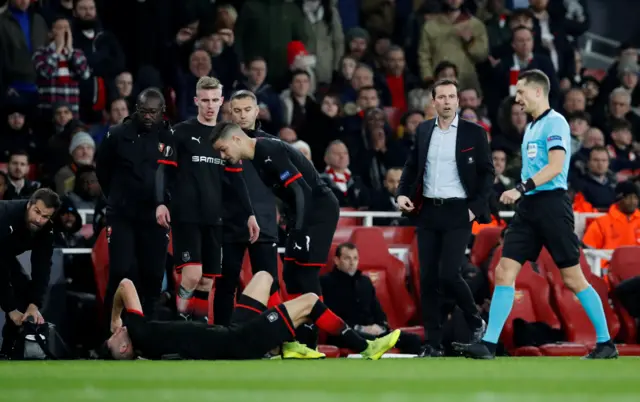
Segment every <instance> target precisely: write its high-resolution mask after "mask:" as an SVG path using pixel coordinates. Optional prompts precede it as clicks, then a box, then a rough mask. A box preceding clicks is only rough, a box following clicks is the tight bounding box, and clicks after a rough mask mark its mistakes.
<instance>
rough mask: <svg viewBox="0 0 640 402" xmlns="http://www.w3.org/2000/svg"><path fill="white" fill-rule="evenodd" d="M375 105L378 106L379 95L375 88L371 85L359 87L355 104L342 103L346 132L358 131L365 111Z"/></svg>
mask: <svg viewBox="0 0 640 402" xmlns="http://www.w3.org/2000/svg"><path fill="white" fill-rule="evenodd" d="M377 107H380V97H379V95H378V91H377V90H376V88H375V87H373V86H363V87H360V88H359V89H358V97H357V99H356V102H355V104H354V103H347V104H345V105H344V113H345V115H346V117H345V119H344V128H345V130H346V134H347V135H352V134H354V133H360V132H361V131H362V124H363V119H364V113H365V111H366V110H369V109H372V108H377ZM355 135H357V134H355Z"/></svg>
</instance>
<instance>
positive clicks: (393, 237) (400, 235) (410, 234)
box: [379, 226, 416, 247]
mask: <svg viewBox="0 0 640 402" xmlns="http://www.w3.org/2000/svg"><path fill="white" fill-rule="evenodd" d="M379 228H380V229H382V235H383V236H384V240H385V241H386V242H387V244H388V245H389V247H394V246H409V245H410V244H411V242H412V241H413V238H414V237H415V235H416V228H415V227H413V226H379Z"/></svg>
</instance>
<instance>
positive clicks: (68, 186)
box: [54, 131, 96, 196]
mask: <svg viewBox="0 0 640 402" xmlns="http://www.w3.org/2000/svg"><path fill="white" fill-rule="evenodd" d="M68 152H69V155H70V156H71V162H70V163H69V164H68V165H66V166H64V167H62V168H61V169H60V170H59V171H58V173H56V175H55V177H54V182H55V190H56V193H58V194H59V195H61V196H62V195H65V194H67V193H68V192H70V191H72V190H73V189H74V187H75V180H76V172H77V170H78V168H79V167H80V166H92V165H93V163H94V159H93V157H94V155H95V153H96V143H95V142H94V141H93V138H91V136H90V135H89V134H87V133H86V132H83V131H81V132H79V133H76V134H75V135H74V136H73V138H72V140H71V144H70V145H69V150H68Z"/></svg>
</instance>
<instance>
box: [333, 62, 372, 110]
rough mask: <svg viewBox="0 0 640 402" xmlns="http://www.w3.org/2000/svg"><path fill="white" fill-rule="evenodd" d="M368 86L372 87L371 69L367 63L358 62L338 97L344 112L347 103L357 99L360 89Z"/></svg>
mask: <svg viewBox="0 0 640 402" xmlns="http://www.w3.org/2000/svg"><path fill="white" fill-rule="evenodd" d="M369 87H374V73H373V69H372V68H371V67H370V66H369V65H367V64H362V63H360V64H358V65H357V66H356V68H355V70H353V75H352V77H351V80H349V85H347V86H346V87H345V89H344V91H343V92H342V95H341V98H340V100H341V101H342V103H343V104H344V105H345V112H347V111H348V109H347V108H348V105H349V103H351V102H354V101H356V100H357V98H358V96H359V94H360V89H362V88H369ZM374 88H375V87H374Z"/></svg>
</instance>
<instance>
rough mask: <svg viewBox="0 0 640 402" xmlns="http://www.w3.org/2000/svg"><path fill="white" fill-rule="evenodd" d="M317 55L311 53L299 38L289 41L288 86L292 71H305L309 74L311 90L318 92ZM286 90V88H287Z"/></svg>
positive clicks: (311, 91)
mask: <svg viewBox="0 0 640 402" xmlns="http://www.w3.org/2000/svg"><path fill="white" fill-rule="evenodd" d="M317 60H318V59H317V57H316V56H315V55H313V54H309V52H308V51H307V48H306V47H305V46H304V43H302V42H301V41H299V40H296V41H292V42H289V44H287V66H288V67H289V68H288V71H289V74H287V87H290V86H291V78H290V77H291V73H293V72H294V71H298V70H300V71H304V72H306V73H307V75H308V76H309V91H310V93H315V92H316V86H317V82H316V63H317ZM285 90H286V89H285Z"/></svg>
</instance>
